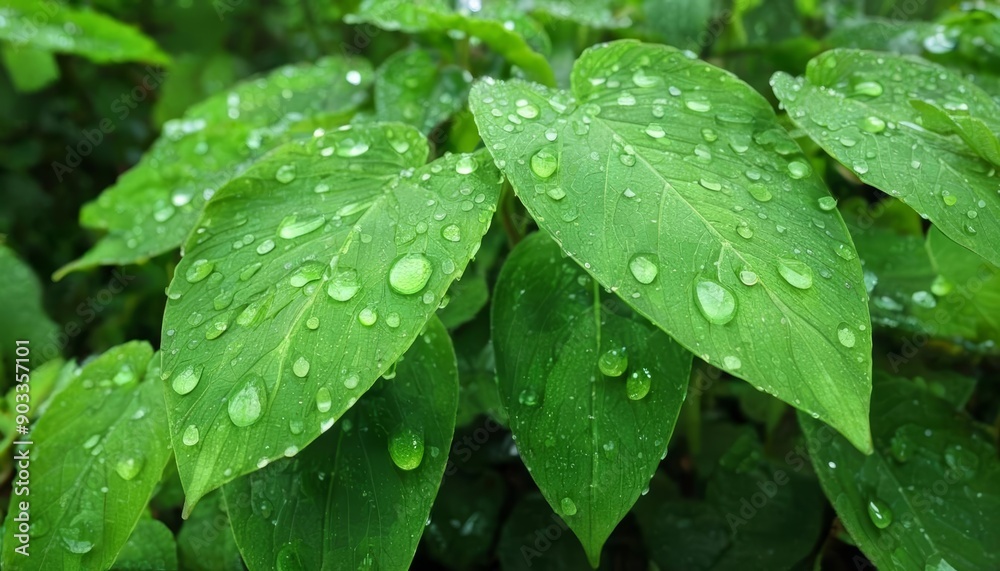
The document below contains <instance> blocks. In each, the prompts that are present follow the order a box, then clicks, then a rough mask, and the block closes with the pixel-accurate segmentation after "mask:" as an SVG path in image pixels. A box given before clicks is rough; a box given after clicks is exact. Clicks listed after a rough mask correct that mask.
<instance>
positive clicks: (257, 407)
mask: <svg viewBox="0 0 1000 571" xmlns="http://www.w3.org/2000/svg"><path fill="white" fill-rule="evenodd" d="M266 400H267V389H266V388H265V387H264V379H262V378H261V377H260V375H256V374H254V373H250V374H248V375H247V376H245V377H243V379H241V380H240V382H239V383H237V384H236V386H235V387H234V388H233V392H232V393H230V396H229V406H228V408H229V419H230V420H232V421H233V424H235V425H236V426H250V425H251V424H253V423H255V422H257V420H258V419H260V417H261V416H262V415H263V414H264V403H265V402H266Z"/></svg>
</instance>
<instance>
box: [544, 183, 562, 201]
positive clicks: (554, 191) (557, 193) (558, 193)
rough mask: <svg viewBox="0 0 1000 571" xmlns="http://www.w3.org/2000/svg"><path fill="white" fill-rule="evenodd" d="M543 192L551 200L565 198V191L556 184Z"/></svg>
mask: <svg viewBox="0 0 1000 571" xmlns="http://www.w3.org/2000/svg"><path fill="white" fill-rule="evenodd" d="M545 194H547V195H548V197H549V198H551V199H552V200H562V199H564V198H566V191H565V190H563V189H561V188H559V187H558V186H556V187H553V188H550V189H548V190H546V191H545Z"/></svg>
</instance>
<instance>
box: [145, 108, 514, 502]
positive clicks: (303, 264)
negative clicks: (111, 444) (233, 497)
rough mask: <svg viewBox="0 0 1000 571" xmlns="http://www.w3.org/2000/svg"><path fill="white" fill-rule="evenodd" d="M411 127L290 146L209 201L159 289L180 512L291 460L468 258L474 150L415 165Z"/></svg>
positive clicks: (354, 131)
mask: <svg viewBox="0 0 1000 571" xmlns="http://www.w3.org/2000/svg"><path fill="white" fill-rule="evenodd" d="M427 152H428V150H427V143H426V141H425V139H424V138H423V137H422V136H421V135H420V133H419V132H417V131H416V130H415V129H413V128H412V127H408V126H405V125H400V124H371V125H365V126H357V127H353V128H350V129H343V130H338V131H336V132H333V133H328V134H326V135H323V136H319V137H315V138H312V139H311V140H307V141H295V142H292V143H288V144H286V145H284V146H283V147H280V148H278V149H276V150H275V151H273V152H272V153H270V154H269V155H268V156H267V157H265V158H264V159H262V160H260V161H258V162H257V163H256V164H255V165H254V166H252V167H251V168H250V169H248V170H247V171H246V172H245V173H244V174H243V175H241V176H240V177H238V178H237V179H235V180H234V181H233V182H231V183H230V184H228V185H227V186H225V187H224V188H223V189H221V190H220V191H219V192H218V193H217V194H216V195H215V197H213V199H212V200H211V202H209V204H208V206H207V208H206V209H205V212H204V215H203V217H202V218H201V221H200V223H199V228H198V229H197V230H196V231H195V232H194V233H193V234H192V237H191V239H190V240H189V241H188V243H187V244H186V246H185V251H186V253H185V257H184V258H183V259H182V260H181V263H180V264H179V265H178V267H177V270H176V273H175V275H174V279H173V281H172V282H171V284H170V287H169V288H168V292H167V295H168V298H169V299H168V301H167V308H166V312H165V315H164V324H163V339H164V357H163V370H164V379H165V383H164V389H165V393H166V398H167V408H168V414H169V416H170V427H171V436H172V438H173V441H174V450H175V453H176V455H177V466H178V471H179V472H180V475H181V481H182V482H183V483H184V490H185V492H186V494H187V502H186V506H185V510H186V511H189V510H190V508H191V506H193V505H194V503H195V502H197V501H198V498H200V497H201V496H203V495H204V494H205V493H206V492H208V491H210V490H212V489H214V488H216V487H218V486H220V485H221V484H223V483H225V482H227V481H229V480H232V479H233V478H236V477H238V476H240V475H242V474H246V473H248V472H251V471H253V470H256V469H258V468H261V467H263V466H265V465H266V464H267V463H268V462H270V461H272V460H275V459H277V458H281V457H283V454H284V453H285V452H286V451H287V450H290V449H296V450H298V449H302V448H304V447H305V446H306V444H308V443H309V442H311V441H312V440H313V439H315V438H316V437H317V436H319V434H320V433H321V432H323V431H325V430H326V429H328V428H329V427H330V426H331V425H332V424H333V422H334V421H335V420H336V419H337V418H339V417H340V416H341V415H343V414H344V412H345V411H346V410H347V409H348V408H350V407H351V405H353V404H354V402H355V401H356V400H357V399H358V398H359V397H360V396H361V395H362V394H364V392H365V391H366V390H367V389H368V387H370V386H371V384H372V383H374V382H375V380H376V379H377V378H378V377H379V375H381V374H383V373H385V372H386V371H388V370H389V369H390V367H391V366H392V364H393V363H394V362H395V361H396V359H398V358H399V357H400V356H401V355H402V354H403V352H404V351H405V350H406V348H407V347H408V346H409V345H410V343H411V342H413V340H414V339H415V338H416V336H417V334H418V333H419V332H420V330H421V328H423V326H424V324H425V323H426V322H427V320H428V319H430V317H431V316H432V314H433V313H434V311H435V310H436V309H437V306H438V304H439V303H440V301H441V299H442V298H443V296H444V294H445V292H446V291H447V289H448V286H449V285H450V284H451V282H452V281H453V280H455V279H456V278H457V277H458V276H460V275H461V273H462V271H463V270H464V268H465V266H466V264H467V263H468V262H469V259H470V258H471V257H472V256H474V255H475V253H476V250H477V248H478V245H479V241H480V239H481V238H482V236H483V234H484V233H485V232H486V229H487V228H488V227H489V224H490V220H491V217H492V214H493V211H494V209H495V208H496V203H497V197H498V194H499V190H500V185H499V178H500V177H499V173H498V172H497V171H496V169H495V168H494V167H493V164H492V163H491V162H490V161H489V160H488V157H487V156H486V155H485V153H480V154H478V155H451V156H448V157H445V158H442V159H439V160H437V161H435V162H433V163H431V164H429V165H425V166H421V165H423V163H424V161H425V160H426V157H427Z"/></svg>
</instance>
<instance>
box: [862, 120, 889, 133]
mask: <svg viewBox="0 0 1000 571" xmlns="http://www.w3.org/2000/svg"><path fill="white" fill-rule="evenodd" d="M861 128H862V129H864V130H865V131H868V132H869V133H881V132H882V131H885V121H883V120H881V119H879V118H878V117H875V116H869V117H865V119H864V120H863V121H862V122H861Z"/></svg>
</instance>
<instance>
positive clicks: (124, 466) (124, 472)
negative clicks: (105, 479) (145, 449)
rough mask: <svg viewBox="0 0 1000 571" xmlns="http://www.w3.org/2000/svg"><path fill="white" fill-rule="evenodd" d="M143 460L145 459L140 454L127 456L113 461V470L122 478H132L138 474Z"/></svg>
mask: <svg viewBox="0 0 1000 571" xmlns="http://www.w3.org/2000/svg"><path fill="white" fill-rule="evenodd" d="M145 462H146V459H145V458H143V456H142V455H141V454H137V455H135V456H128V457H125V458H122V459H120V460H118V462H117V463H115V472H117V473H118V475H119V476H121V479H122V480H125V481H129V480H133V479H135V477H136V476H138V475H139V472H141V471H142V467H143V465H145Z"/></svg>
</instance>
